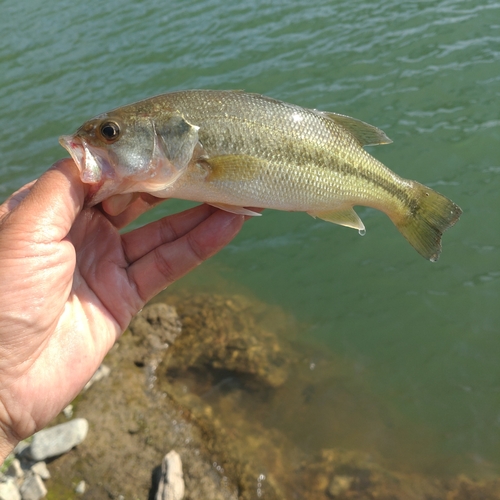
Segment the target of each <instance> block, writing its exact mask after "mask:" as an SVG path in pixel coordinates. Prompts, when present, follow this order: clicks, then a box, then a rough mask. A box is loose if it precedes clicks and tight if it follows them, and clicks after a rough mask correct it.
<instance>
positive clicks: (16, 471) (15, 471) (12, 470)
mask: <svg viewBox="0 0 500 500" xmlns="http://www.w3.org/2000/svg"><path fill="white" fill-rule="evenodd" d="M5 474H6V475H7V476H10V477H13V478H14V479H22V478H23V477H24V470H23V468H22V467H21V462H20V461H19V460H18V459H17V458H14V460H12V463H11V464H10V465H9V468H8V469H7V472H6V473H5Z"/></svg>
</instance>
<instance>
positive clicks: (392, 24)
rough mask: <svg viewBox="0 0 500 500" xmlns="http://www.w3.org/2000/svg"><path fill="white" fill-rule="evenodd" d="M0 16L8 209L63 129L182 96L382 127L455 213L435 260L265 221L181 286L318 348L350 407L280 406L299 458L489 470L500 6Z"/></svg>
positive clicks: (39, 11)
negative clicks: (288, 108)
mask: <svg viewBox="0 0 500 500" xmlns="http://www.w3.org/2000/svg"><path fill="white" fill-rule="evenodd" d="M0 14H1V15H0V33H2V36H1V43H0V110H1V113H0V155H1V156H0V157H1V160H2V166H1V167H0V199H2V200H3V199H4V198H5V197H6V196H8V195H9V194H10V193H11V192H12V191H13V190H15V189H16V188H18V187H19V186H20V185H22V184H23V183H25V182H27V181H28V180H31V179H33V178H34V177H36V176H38V175H39V174H41V173H42V172H43V171H44V170H45V169H46V168H48V167H49V166H50V165H51V164H52V163H53V162H54V161H55V160H57V159H59V158H61V157H63V156H65V152H64V151H63V150H62V149H61V148H60V146H59V145H58V142H57V138H58V136H59V135H61V134H67V133H70V132H72V131H73V130H74V129H75V128H76V127H77V126H79V125H80V124H81V123H82V122H83V121H84V120H86V119H88V118H90V117H91V116H93V115H95V114H97V113H100V112H103V111H105V110H107V109H109V108H113V107H116V106H119V105H122V104H126V103H129V102H132V101H134V100H138V99H141V98H144V97H147V96H150V95H154V94H158V93H162V92H166V91H171V90H176V89H183V88H219V89H245V90H247V91H253V92H259V93H263V94H266V95H269V96H272V97H276V98H279V99H282V100H285V101H290V102H293V103H296V104H300V105H303V106H307V107H313V108H318V109H325V110H332V111H336V112H339V113H344V114H347V115H351V116H354V117H357V118H360V119H362V120H364V121H366V122H368V123H372V124H374V125H377V126H379V127H380V128H382V129H383V130H384V131H385V132H386V133H387V134H388V135H389V137H391V139H392V140H393V141H394V143H393V144H391V145H389V146H380V147H377V148H371V150H370V151H371V153H372V154H374V155H375V156H376V157H377V158H378V159H380V160H381V161H383V162H384V163H385V164H386V165H387V166H389V167H390V168H392V169H393V170H395V171H396V172H397V173H399V174H400V175H402V176H404V177H409V178H414V179H417V180H419V181H420V182H423V183H425V184H427V185H429V186H431V187H433V188H435V189H437V190H439V191H441V192H443V193H444V194H446V195H447V196H449V197H450V198H451V199H453V200H454V201H455V202H457V203H458V204H459V205H460V206H461V207H462V208H463V210H464V215H463V217H462V219H461V221H460V222H459V224H458V225H457V226H456V227H455V228H453V229H452V230H451V231H450V232H449V233H447V234H446V235H445V238H444V245H443V246H444V250H443V254H442V257H441V259H440V261H439V262H438V263H436V264H431V263H429V262H427V261H425V260H424V259H422V258H421V257H420V256H419V255H418V254H417V253H416V252H415V251H414V250H413V249H412V248H411V247H410V246H409V245H408V244H407V243H406V241H405V240H404V239H403V238H402V237H401V236H400V235H399V234H398V232H397V231H396V229H395V228H394V227H393V226H392V224H391V223H390V221H389V220H388V219H387V218H386V217H385V216H384V215H383V214H381V213H380V212H376V211H373V210H369V209H363V208H362V209H359V210H358V213H359V214H360V216H361V218H362V219H363V221H364V223H365V225H366V227H367V234H366V236H364V237H363V238H361V237H360V236H358V234H357V232H356V231H353V230H349V229H346V228H341V227H338V226H333V225H331V224H328V223H326V222H322V221H318V220H313V219H311V218H310V217H308V216H307V215H305V214H288V213H282V212H271V211H267V212H266V213H265V214H264V216H263V217H261V218H259V219H258V220H252V221H250V222H248V223H247V224H246V227H245V228H244V230H243V231H242V233H241V234H240V236H239V237H238V238H237V239H236V240H235V241H234V243H233V244H231V245H230V246H229V247H228V248H227V249H226V250H225V251H223V252H222V253H220V254H219V255H218V256H217V257H215V258H214V259H213V260H212V261H210V262H209V263H206V264H205V265H204V266H202V267H200V268H199V269H198V270H197V271H196V272H195V273H194V274H192V275H191V276H190V277H189V278H188V279H189V282H190V283H191V284H192V285H194V286H196V284H197V283H199V284H200V286H202V285H203V286H205V287H206V286H207V283H209V282H210V280H213V279H214V276H218V278H217V280H220V282H221V283H223V282H224V283H234V284H235V286H237V287H241V288H244V289H246V290H249V291H250V292H251V293H253V294H255V295H256V296H257V297H259V298H260V299H261V300H264V301H267V302H270V303H272V304H277V305H279V306H281V307H283V308H284V309H285V310H286V311H289V312H290V313H292V314H293V315H295V317H296V318H297V320H298V321H299V322H300V323H301V324H303V325H304V327H303V330H304V331H303V332H302V338H303V340H304V341H306V342H309V341H310V343H311V344H312V345H314V346H315V347H314V349H315V350H316V352H317V353H318V354H317V355H316V357H315V358H314V359H311V363H320V361H321V358H322V355H323V353H326V352H332V353H335V355H336V356H338V357H339V359H342V362H343V364H344V365H345V367H347V368H346V369H345V373H344V379H343V390H344V391H346V392H347V393H349V398H350V399H349V401H350V404H349V405H346V406H345V407H344V406H342V405H341V402H342V400H340V402H339V398H336V397H334V396H335V389H336V388H335V384H334V383H333V382H332V384H324V383H322V384H318V387H317V388H316V392H315V396H314V397H313V398H312V399H311V400H310V402H309V403H307V405H309V406H308V407H307V408H306V409H305V412H304V413H303V414H302V415H303V417H301V418H299V419H294V418H291V417H290V414H291V412H292V410H293V406H292V402H290V406H287V400H286V398H285V399H284V401H283V403H282V405H281V406H280V407H270V408H269V413H268V415H267V416H266V417H265V418H266V419H267V421H268V422H269V423H270V424H272V425H276V426H279V427H280V428H282V429H283V430H284V431H285V432H287V433H288V434H289V435H290V437H291V438H292V439H294V440H295V441H296V442H297V444H299V445H300V446H302V447H303V448H304V449H309V450H311V451H315V450H317V449H319V448H321V447H328V446H335V445H337V444H342V445H343V446H345V447H354V448H357V449H363V448H364V449H368V450H376V451H378V452H380V453H381V454H382V455H383V456H384V457H386V458H387V459H388V460H392V461H393V462H394V463H398V464H399V465H401V466H402V467H405V468H410V469H411V468H413V469H415V470H421V471H427V472H433V473H445V472H452V473H457V472H481V471H493V472H494V471H497V470H498V466H500V363H499V357H500V335H499V330H500V257H499V252H500V236H499V231H498V228H499V226H500V215H499V208H500V202H499V199H498V195H497V193H498V192H499V190H500V155H499V153H500V148H499V140H500V119H499V114H498V113H499V105H498V103H499V100H500V4H498V2H496V1H492V0H483V1H478V0H444V1H428V0H419V1H409V2H401V1H400V0H383V1H378V2H369V1H360V0H338V1H333V0H329V1H326V0H307V1H305V0H296V1H293V0H286V1H285V0H281V1H267V2H265V1H256V0H247V1H246V2H238V3H236V2H233V3H229V2H224V1H222V0H196V1H193V0H187V1H186V0H182V1H181V0H175V1H169V2H166V1H150V2H148V1H144V2H131V1H125V2H124V1H117V0H108V1H107V2H97V1H95V0H90V1H87V2H74V1H60V2H56V1H44V2H42V1H35V0H25V1H22V2H15V1H14V0H3V1H0ZM183 206H185V205H184V204H181V203H180V202H177V201H172V202H169V204H168V205H167V208H168V210H171V211H176V210H179V209H180V208H181V207H183ZM165 211H166V208H165V207H163V208H160V209H158V210H156V212H155V213H153V214H150V215H148V218H149V219H151V218H157V217H159V216H160V215H161V214H164V213H165ZM216 286H220V285H216V284H214V288H215V287H216ZM333 368H334V367H332V370H333ZM318 377H319V375H318ZM360 385H362V386H363V388H364V390H363V391H359V393H358V392H357V390H356V387H358V386H360ZM304 404H305V403H304ZM337 417H338V418H337ZM339 422H340V423H343V424H344V425H345V427H342V426H340V425H339Z"/></svg>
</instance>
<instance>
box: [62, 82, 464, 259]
mask: <svg viewBox="0 0 500 500" xmlns="http://www.w3.org/2000/svg"><path fill="white" fill-rule="evenodd" d="M389 142H391V141H390V139H388V138H387V136H386V135H385V134H384V133H383V132H382V131H381V130H379V129H378V128H376V127H373V126H371V125H368V124H366V123H364V122H362V121H360V120H356V119H354V118H350V117H347V116H344V115H339V114H336V113H331V112H322V111H317V110H312V109H306V108H301V107H300V106H296V105H293V104H288V103H284V102H281V101H278V100H275V99H271V98H269V97H265V96H261V95H258V94H250V93H246V92H242V91H220V90H187V91H179V92H172V93H169V94H163V95H160V96H156V97H153V98H150V99H146V100H143V101H140V102H138V103H134V104H130V105H128V106H123V107H121V108H117V109H115V110H112V111H110V112H108V113H103V114H102V115H99V116H97V117H96V118H94V119H92V120H90V121H88V122H87V123H85V124H84V125H82V127H80V129H79V130H78V131H77V132H76V133H75V134H74V135H72V136H65V137H62V138H61V144H62V145H63V146H64V147H66V148H67V149H68V151H69V152H70V153H71V154H72V156H73V158H74V159H75V161H76V162H77V164H79V166H80V169H81V171H82V179H83V180H84V181H86V182H93V183H94V188H93V189H91V193H92V194H91V196H92V198H91V199H90V200H89V203H98V202H99V201H102V200H104V199H106V198H108V197H110V196H114V195H116V194H123V193H128V192H135V191H139V192H140V191H144V192H150V193H153V194H154V195H155V196H158V197H164V198H181V199H187V200H193V201H200V202H205V203H209V204H212V205H214V206H216V207H219V208H222V209H224V210H227V211H230V212H234V213H239V214H244V215H257V214H256V213H255V212H253V211H252V210H251V209H249V208H248V207H259V208H273V209H278V210H287V211H305V212H307V213H309V214H310V215H312V216H313V217H319V218H321V219H324V220H326V221H329V222H333V223H336V224H340V225H344V226H347V227H352V228H356V229H358V230H360V231H362V230H364V225H363V223H362V222H361V220H360V219H359V217H358V215H357V214H356V213H355V211H354V210H353V206H356V205H362V206H369V207H373V208H376V209H378V210H381V211H383V212H384V213H386V214H387V215H388V216H389V217H390V219H391V220H392V221H393V223H394V224H395V225H396V227H397V228H398V229H399V230H400V232H401V233H402V234H403V236H404V237H405V238H406V239H407V240H408V241H409V242H410V243H411V244H412V245H413V246H414V248H415V249H416V250H417V251H418V252H419V253H420V254H422V255H423V256H424V257H426V258H428V259H430V260H437V258H438V257H439V254H440V251H441V236H442V233H443V232H444V231H445V230H446V229H447V228H449V227H451V226H452V225H453V224H454V223H455V222H456V221H457V220H458V218H459V216H460V214H461V210H460V208H459V207H458V206H457V205H455V204H454V203H453V202H451V201H450V200H448V199H447V198H446V197H444V196H443V195H441V194H439V193H437V192H435V191H434V190H432V189H430V188H428V187H426V186H423V185H422V184H419V183H418V182H416V181H410V180H406V179H403V178H401V177H399V176H398V175H396V174H395V173H394V172H392V171H391V170H389V169H388V168H387V167H385V166H384V165H383V164H382V163H381V162H379V161H378V160H376V159H375V158H374V157H372V156H371V155H370V154H368V153H367V152H366V151H365V150H364V149H363V146H366V145H375V144H387V143H389Z"/></svg>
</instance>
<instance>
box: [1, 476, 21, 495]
mask: <svg viewBox="0 0 500 500" xmlns="http://www.w3.org/2000/svg"><path fill="white" fill-rule="evenodd" d="M0 500H21V493H19V489H18V488H17V485H16V483H15V481H14V479H12V478H8V479H7V481H5V482H4V483H0Z"/></svg>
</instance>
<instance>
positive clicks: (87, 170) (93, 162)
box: [59, 135, 115, 206]
mask: <svg viewBox="0 0 500 500" xmlns="http://www.w3.org/2000/svg"><path fill="white" fill-rule="evenodd" d="M59 144H61V146H62V147H63V148H64V149H66V150H67V151H68V153H69V154H70V155H71V157H72V158H73V160H74V162H75V163H76V165H77V167H78V169H79V170H80V179H81V180H82V182H83V183H85V184H90V187H89V189H88V192H87V196H86V198H85V206H93V205H96V204H97V203H99V202H101V201H102V200H104V199H105V198H106V197H108V196H109V195H110V191H111V190H112V186H111V185H110V184H114V182H113V180H114V178H115V175H114V169H113V167H112V165H111V162H110V160H109V158H108V155H107V153H106V152H105V151H102V150H101V149H100V148H96V147H92V146H90V145H89V144H88V143H87V142H86V141H85V140H83V139H82V138H81V137H78V136H74V135H63V136H61V137H59Z"/></svg>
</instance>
